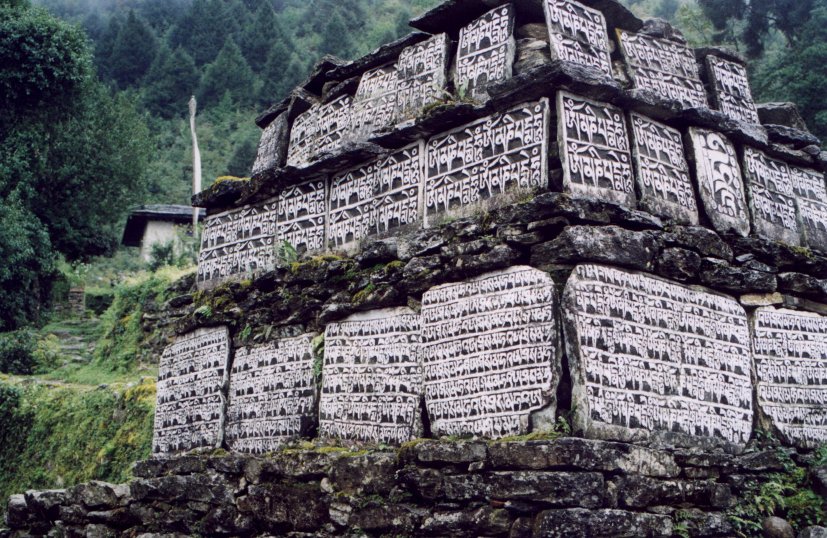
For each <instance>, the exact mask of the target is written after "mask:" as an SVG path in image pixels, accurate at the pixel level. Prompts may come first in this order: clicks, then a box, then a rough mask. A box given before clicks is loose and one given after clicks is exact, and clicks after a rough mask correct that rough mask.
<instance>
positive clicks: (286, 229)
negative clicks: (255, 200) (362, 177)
mask: <svg viewBox="0 0 827 538" xmlns="http://www.w3.org/2000/svg"><path fill="white" fill-rule="evenodd" d="M326 221H327V182H326V181H325V180H324V179H315V180H312V181H307V182H304V183H300V184H298V185H291V186H289V187H286V188H285V189H284V190H283V191H282V192H281V193H280V194H279V197H278V234H277V240H278V243H279V244H281V243H282V242H285V241H286V242H288V243H290V245H291V246H292V247H293V248H295V249H296V251H297V252H299V253H301V252H315V251H320V250H324V248H325V229H326V228H325V226H326V224H327V222H326Z"/></svg>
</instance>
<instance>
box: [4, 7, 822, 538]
mask: <svg viewBox="0 0 827 538" xmlns="http://www.w3.org/2000/svg"><path fill="white" fill-rule="evenodd" d="M535 4H536V5H535ZM539 6H540V3H533V2H525V1H515V2H514V3H513V4H510V3H504V4H503V5H501V6H495V5H493V4H492V3H490V2H476V3H475V2H469V1H463V0H449V1H448V2H446V3H445V4H444V5H442V6H439V7H437V8H435V9H434V10H433V11H432V12H429V13H428V14H425V15H424V16H422V17H420V18H418V19H415V20H414V21H412V23H411V24H412V26H414V27H415V28H417V29H419V30H423V32H417V33H413V34H411V35H410V36H408V37H406V38H403V39H401V40H400V41H398V42H394V43H391V44H387V45H385V46H383V47H381V48H379V49H377V50H376V51H374V52H373V53H371V54H370V55H368V56H366V57H364V58H361V59H358V60H356V61H354V62H350V63H342V62H339V61H336V60H334V59H330V58H326V59H324V60H323V61H322V62H320V64H319V67H318V68H317V69H316V70H315V71H314V73H313V74H312V75H311V76H310V78H309V79H308V80H307V81H306V82H305V83H304V84H303V85H302V86H301V87H299V88H297V89H296V90H295V91H294V92H293V93H291V95H290V96H288V98H287V99H285V100H284V101H283V102H281V103H279V104H277V105H274V106H273V107H272V108H271V109H270V110H268V111H267V112H265V113H264V114H262V115H261V116H260V117H259V119H258V120H257V122H258V124H259V126H260V127H262V129H263V133H262V140H261V144H260V146H259V154H258V156H257V159H256V162H255V164H254V165H253V177H252V179H251V180H250V181H248V182H235V183H232V184H230V183H228V182H222V183H220V184H216V185H215V186H213V187H212V188H211V189H209V190H208V191H206V192H204V193H201V194H200V195H196V196H195V197H194V204H195V205H199V206H203V207H207V209H208V213H209V216H208V218H207V221H206V222H205V225H204V231H203V233H202V246H201V253H200V257H199V267H198V274H197V282H196V287H197V289H198V291H195V290H191V291H192V292H191V293H187V294H184V295H182V296H180V297H176V298H174V299H173V300H172V301H171V303H173V302H175V304H176V305H177V306H176V307H175V308H171V309H170V317H171V318H174V319H171V320H167V323H168V324H171V325H172V326H174V328H175V332H176V334H177V338H176V339H175V341H174V342H173V343H172V344H171V345H170V346H169V348H168V349H167V350H166V351H165V352H164V355H163V358H162V360H161V373H160V376H159V386H158V408H157V413H156V426H155V442H154V445H153V454H154V455H155V456H156V457H157V458H159V459H158V460H152V461H150V462H147V463H146V464H144V466H143V467H140V470H139V473H148V474H144V475H143V476H142V478H141V479H140V480H138V481H137V482H135V483H133V485H132V486H131V490H130V493H129V495H128V496H127V497H124V498H125V499H128V500H125V501H118V502H119V503H121V504H117V506H116V505H112V506H109V507H108V508H106V510H110V511H112V510H114V511H119V513H121V512H124V513H127V512H128V513H132V512H133V511H143V512H146V513H149V512H151V511H153V510H155V509H156V507H157V506H159V505H160V503H166V502H171V499H170V498H169V495H172V493H171V492H172V491H173V490H176V488H177V487H178V486H174V485H172V482H175V483H176V484H178V483H179V482H180V483H181V484H184V483H186V482H187V481H188V480H193V481H199V480H201V481H203V480H206V481H207V482H209V483H206V482H205V483H204V484H200V483H199V484H195V483H193V484H192V486H193V488H195V489H194V490H193V491H200V492H202V493H203V499H201V498H200V497H199V499H195V498H193V499H189V498H188V497H186V494H181V495H183V496H180V495H179V494H177V493H176V494H174V495H179V497H176V499H177V500H176V502H182V501H184V500H187V501H192V502H193V503H196V504H198V510H195V511H194V512H187V514H186V518H185V521H186V523H182V524H181V525H180V526H179V527H176V526H175V525H174V524H172V523H170V522H165V521H164V520H163V517H162V516H161V515H158V516H157V518H156V520H153V521H154V522H153V523H151V524H146V523H140V524H139V523H137V522H136V521H138V520H140V521H142V522H145V521H146V520H145V518H143V516H141V517H137V519H135V518H133V519H129V517H132V516H129V517H127V516H124V520H123V521H124V522H123V523H118V524H117V525H113V524H112V522H107V521H101V522H98V521H97V520H95V519H94V518H92V517H91V516H90V515H89V514H91V513H92V512H94V511H95V510H97V508H98V507H97V506H96V505H90V504H82V503H81V505H79V504H78V503H77V501H76V497H77V495H81V493H82V491H81V490H78V491H77V492H74V493H66V492H64V493H61V494H59V495H58V494H55V495H56V497H55V499H58V500H57V501H55V502H53V503H52V504H50V505H49V508H43V509H42V508H41V507H40V504H38V503H41V502H44V503H45V502H47V501H45V500H43V499H45V497H43V495H40V494H38V495H40V496H37V495H35V494H34V493H31V494H27V496H26V497H24V498H20V497H18V498H15V499H13V500H12V504H11V505H10V508H9V514H10V518H11V519H14V518H18V519H15V520H14V521H16V522H19V524H18V523H14V524H12V526H13V527H14V528H20V529H23V528H29V527H27V525H29V526H31V525H32V524H33V523H32V522H33V521H35V520H36V519H37V518H36V517H35V516H33V515H32V514H34V513H35V512H37V511H38V510H40V511H41V512H42V511H43V510H45V511H46V512H48V517H49V518H51V520H50V521H52V523H50V525H57V524H56V523H54V522H55V521H58V520H60V521H63V523H62V524H64V525H68V526H70V527H71V526H75V527H77V528H80V527H79V526H82V525H98V524H100V525H102V526H107V528H110V529H111V528H117V529H125V528H130V529H135V530H137V531H140V532H161V531H162V530H164V531H166V530H169V529H173V528H174V530H175V531H176V532H182V533H195V532H208V533H209V532H211V531H209V530H207V531H204V530H203V529H216V530H215V533H216V534H227V535H234V534H240V535H251V534H256V533H258V532H259V531H260V530H261V529H265V530H266V531H267V532H271V533H286V532H303V533H307V534H311V535H324V534H329V535H336V534H337V533H341V532H343V529H345V528H348V527H351V526H358V527H360V528H361V529H363V530H368V531H369V532H373V531H371V530H370V529H373V530H374V531H375V533H377V534H382V533H391V534H392V533H401V534H403V535H409V534H418V535H441V534H457V535H463V533H464V532H466V531H465V530H463V531H458V530H457V529H465V527H463V526H466V527H467V528H468V529H474V530H473V531H467V532H471V533H472V534H475V535H477V534H484V535H511V536H530V535H535V536H556V535H561V536H577V535H583V536H591V535H617V536H639V535H652V536H660V535H663V536H667V535H671V534H672V533H673V531H674V528H673V525H674V523H675V522H674V521H673V519H672V517H671V516H672V515H673V512H670V511H669V510H671V508H670V509H663V510H660V509H658V510H654V509H653V510H649V508H651V507H652V506H653V505H654V504H655V503H656V499H657V502H658V503H661V504H663V505H664V506H670V507H673V508H674V507H675V506H689V507H691V509H692V510H698V512H699V513H700V515H699V518H700V519H698V520H697V521H698V523H697V525H698V527H697V529H695V530H696V531H697V532H695V533H693V534H692V535H697V536H718V535H720V536H725V535H729V534H731V531H732V530H731V529H730V528H729V527H728V524H727V523H726V521H725V520H724V519H723V516H722V515H721V512H722V510H724V509H725V508H726V507H727V506H729V504H730V503H731V502H732V500H731V497H732V493H733V492H732V491H730V488H731V487H732V488H735V489H737V488H736V486H735V485H736V484H739V482H738V480H739V479H738V478H735V477H733V476H730V475H743V474H745V473H746V474H749V473H751V472H760V471H763V470H771V469H772V468H773V467H772V464H768V466H767V467H766V468H764V467H762V468H751V469H750V468H746V467H744V466H745V465H747V466H748V465H749V464H748V463H746V464H745V463H743V462H744V461H752V460H750V458H751V457H761V456H754V454H755V452H754V445H755V443H756V442H757V440H756V439H757V437H756V431H759V430H764V431H768V432H771V433H772V434H774V435H777V436H778V437H779V438H780V439H781V440H782V441H783V442H784V443H786V444H788V445H792V446H795V447H796V448H797V449H798V450H801V451H803V452H804V453H806V451H808V450H812V449H814V448H816V447H817V446H819V445H821V444H822V443H825V442H827V414H825V412H824V406H825V405H824V404H825V403H827V401H825V394H827V392H825V389H824V387H825V383H827V374H825V372H827V183H825V176H824V173H825V171H827V153H823V152H821V151H820V149H819V147H818V144H819V143H820V142H819V141H818V140H817V139H815V138H814V137H813V136H812V135H810V134H809V133H807V132H805V131H802V130H801V127H802V125H800V124H797V123H795V122H794V121H791V122H789V123H790V125H786V126H779V125H775V124H767V125H762V124H760V123H759V121H760V119H761V118H770V117H773V118H779V117H780V116H781V115H779V114H778V113H777V111H776V110H768V109H767V108H765V107H763V106H762V105H756V104H755V103H754V102H753V101H752V97H751V92H750V89H749V82H748V80H747V76H746V70H745V66H744V62H743V60H742V59H740V58H739V57H738V56H737V55H736V54H734V53H731V52H728V51H724V50H719V49H698V50H692V49H691V48H690V47H688V46H687V45H686V42H685V40H684V39H683V38H682V37H681V36H680V33H679V32H678V31H677V30H675V29H672V28H670V27H668V25H666V26H664V25H662V24H649V23H644V22H643V21H640V20H638V19H637V18H635V17H634V16H633V15H632V14H631V13H629V12H628V11H627V10H625V8H623V7H622V6H621V5H620V4H619V3H616V2H613V1H608V2H607V1H603V0H599V1H598V0H584V2H583V3H579V2H575V1H573V0H544V1H543V2H542V9H539ZM771 112H772V113H771ZM773 121H779V120H777V119H773ZM203 307H207V308H203ZM564 419H565V420H567V421H569V422H571V424H572V426H573V433H574V434H575V435H577V436H580V437H585V438H587V439H574V438H572V439H564V440H561V441H560V442H559V443H555V442H542V443H538V444H531V443H522V444H521V443H502V444H500V443H494V444H486V443H484V442H472V443H459V444H456V443H445V444H442V443H435V442H432V441H428V442H425V443H424V444H423V446H424V447H427V450H426V449H424V448H423V449H422V450H421V451H420V450H419V449H418V448H415V449H413V450H412V451H411V450H409V449H406V450H403V454H406V456H405V457H403V458H402V459H401V460H400V463H399V464H398V465H399V466H401V467H396V466H395V465H397V464H396V463H394V461H395V460H394V458H393V457H391V456H389V455H387V454H385V455H383V453H381V452H380V453H379V454H378V455H377V454H371V455H370V456H369V457H368V458H369V459H370V458H377V460H376V462H374V461H373V460H371V462H373V463H374V464H375V465H376V467H377V469H385V470H387V469H393V472H394V473H396V474H395V475H394V477H395V478H387V477H385V478H383V479H380V480H379V482H382V483H383V484H384V485H383V486H382V487H387V488H388V489H387V490H385V489H380V490H376V491H373V490H370V491H369V492H368V490H366V489H359V490H358V493H353V495H356V496H358V495H362V494H365V495H372V494H378V495H386V494H388V493H389V492H391V491H395V492H396V493H398V494H399V495H401V496H402V497H400V499H401V498H404V497H405V495H413V498H414V499H415V501H412V502H403V501H400V503H395V502H394V503H390V504H389V505H387V506H373V505H372V504H371V503H370V502H368V503H367V504H365V503H363V500H360V501H359V502H349V501H347V502H345V501H341V499H340V497H338V496H337V495H336V492H337V491H342V490H341V488H342V487H351V486H341V484H342V482H341V481H342V480H347V479H346V478H344V477H343V476H344V475H341V474H337V473H338V472H339V471H337V469H338V468H339V467H338V466H340V465H343V466H347V465H349V463H348V462H351V461H352V460H349V459H347V458H346V456H345V455H342V457H341V458H339V457H333V456H325V457H324V458H322V457H321V456H318V455H313V454H310V453H308V454H304V455H302V456H297V459H296V460H295V461H291V462H290V463H289V464H288V463H285V462H284V461H283V460H281V459H278V458H277V459H276V460H272V459H264V460H261V459H257V458H256V457H253V456H252V455H261V454H266V453H269V452H271V451H273V450H276V449H278V448H280V447H284V446H286V445H287V444H289V443H293V442H296V441H297V440H299V439H321V440H324V442H329V443H334V444H342V445H346V446H351V445H358V446H371V445H404V444H405V443H406V442H409V441H413V440H416V439H418V438H421V437H446V436H459V437H475V438H484V439H501V438H505V437H509V436H514V435H523V434H529V433H540V434H542V433H548V432H551V431H553V430H554V429H555V428H556V427H559V425H560V422H561V420H564ZM625 443H634V444H625ZM417 446H419V445H417ZM209 447H223V448H225V449H228V450H230V451H232V452H234V453H236V454H234V455H231V456H227V457H226V458H223V459H222V458H218V459H209V458H206V459H205V458H195V459H193V460H188V459H187V457H186V456H181V454H182V453H186V452H188V451H191V450H193V449H203V448H209ZM665 447H668V448H665ZM713 448H714V449H715V450H714V452H712V451H713ZM658 451H660V452H658ZM581 452H582V454H581ZM655 452H657V455H655ZM411 454H414V456H411ZM607 454H609V455H607ZM690 454H692V455H690ZM741 454H743V455H741ZM171 456H178V457H171ZM575 456H583V458H585V459H576V461H577V463H572V461H573V460H569V459H567V458H571V457H575ZM280 457H281V456H279V458H280ZM285 457H287V455H285ZM290 457H292V456H290ZM385 457H387V461H385V460H383V459H382V458H385ZM411 457H412V458H413V459H405V458H411ZM314 458H320V459H323V460H324V463H319V462H316V461H315V459H314ZM652 458H654V459H652ZM704 458H708V460H709V461H715V462H717V463H709V464H703V465H701V464H697V465H696V463H692V462H697V461H701V460H704ZM716 458H717V459H716ZM186 461H192V462H193V463H192V464H193V465H194V468H193V470H191V471H186V472H185V471H183V470H182V468H179V467H176V466H177V465H185V464H184V463H178V462H186ZM704 461H707V460H704ZM377 462H378V463H377ZM656 463H657V464H656ZM209 465H213V466H215V467H213V468H210V469H208V468H207V467H205V466H209ZM222 466H223V467H222ZM296 466H297V467H296ZM167 467H168V468H167ZM149 469H158V471H157V474H153V473H156V471H150V470H149ZM160 469H166V470H165V471H160ZM251 469H252V470H251ZM308 469H310V470H308ZM359 469H360V471H361V472H365V468H363V467H359ZM647 469H648V470H647ZM745 469H746V470H745ZM377 472H378V471H377ZM382 472H384V471H382ZM389 472H390V471H389ZM166 474H168V475H169V476H167V477H163V476H162V475H166ZM241 476H243V477H244V478H243V479H242V478H240V477H241ZM263 476H267V477H269V478H268V480H264V479H262V477H263ZM389 476H390V475H389ZM311 478H312V479H311ZM270 479H272V480H270ZM705 479H709V480H705ZM164 480H168V481H170V483H169V484H167V482H163V481H164ZM239 480H243V483H242V482H239ZM306 480H310V482H309V483H310V486H308V488H307V495H308V496H309V497H307V499H304V498H303V497H304V494H299V493H297V492H296V490H295V488H299V486H300V485H301V486H302V487H304V485H305V484H304V482H303V481H306ZM366 480H368V481H369V480H370V479H369V478H366ZM176 481H177V482H176ZM214 481H217V482H214ZM162 482H163V483H162ZM136 484H137V485H136ZM227 484H229V485H227ZM331 484H332V485H331ZM574 484H577V487H575V486H574ZM173 486H174V487H173ZM94 487H98V486H94ZM101 487H103V486H101ZM106 487H109V486H106ZM353 487H355V486H353ZM365 487H367V486H365ZM136 488H137V489H136ZM199 488H200V489H199ZM216 488H217V489H216ZM227 488H229V489H227ZM184 489H186V486H185V487H184ZM357 489H358V488H357ZM136 491H137V493H136ZM176 491H177V490H176ZM302 491H305V490H302ZM348 491H349V490H348ZM228 492H229V493H228ZM500 492H502V493H500ZM652 492H657V493H652ZM75 493H76V494H77V495H75ZM350 494H351V493H348V495H350ZM119 495H120V494H119ZM193 495H194V494H193ZM653 496H654V497H653ZM294 497H302V502H305V501H306V502H307V503H309V504H308V505H307V507H305V508H304V509H302V510H300V511H299V512H301V513H306V514H307V516H306V517H307V519H303V518H304V517H305V516H301V517H300V516H297V515H296V512H295V510H294V509H293V508H292V505H291V504H290V503H291V502H294V501H293V500H291V499H292V498H294ZM119 498H120V497H119ZM274 499H278V500H274ZM337 499H339V500H337ZM351 500H352V499H351ZM49 502H51V501H49ZM83 502H85V501H83ZM296 502H299V501H296ZM360 503H361V504H360ZM12 505H13V506H12ZM437 506H440V507H442V508H436V507H437ZM446 506H455V507H457V506H464V507H467V508H468V509H467V510H461V509H459V508H456V509H450V508H446ZM471 507H472V508H471ZM202 508H203V510H201V509H202ZM188 510H194V509H191V508H188ZM199 510H201V511H200V512H199ZM371 510H372V511H371ZM452 510H453V511H452ZM64 512H65V513H64ZM368 512H369V513H370V514H372V515H371V516H368V515H366V514H367V513H368ZM37 513H39V512H37ZM44 513H45V512H44ZM12 514H17V515H14V516H12ZM55 514H57V515H55ZM69 514H81V515H78V516H77V518H76V520H75V521H74V522H73V521H69ZM95 517H97V516H95ZM101 517H103V516H101ZM32 518H34V519H32ZM371 518H374V519H371ZM377 520H378V521H380V522H377ZM15 525H17V526H15ZM211 525H214V527H211ZM370 525H376V526H375V527H370ZM195 529H202V530H201V531H199V530H195ZM509 533H510V534H509Z"/></svg>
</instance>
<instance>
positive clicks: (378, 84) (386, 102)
mask: <svg viewBox="0 0 827 538" xmlns="http://www.w3.org/2000/svg"><path fill="white" fill-rule="evenodd" d="M397 81H398V76H397V72H396V66H393V65H388V66H385V67H377V68H376V69H371V70H370V71H367V72H366V73H365V74H363V75H362V78H361V79H360V80H359V88H358V89H357V90H356V96H355V97H354V98H353V109H352V114H351V123H350V128H351V133H352V134H353V135H354V136H355V137H356V138H367V137H369V136H370V135H372V134H374V133H376V132H378V131H380V130H382V129H384V128H386V127H388V126H390V125H393V122H394V120H395V118H396V90H397Z"/></svg>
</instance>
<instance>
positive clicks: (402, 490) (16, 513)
mask: <svg viewBox="0 0 827 538" xmlns="http://www.w3.org/2000/svg"><path fill="white" fill-rule="evenodd" d="M804 460H806V458H803V457H802V456H799V455H798V454H797V453H795V452H791V453H787V452H783V451H781V450H780V449H770V450H753V451H750V452H747V453H745V454H743V455H741V456H730V455H727V454H724V453H722V452H704V451H701V450H699V449H695V450H667V449H654V448H645V447H641V446H635V445H630V444H625V443H613V442H605V441H595V440H586V439H579V438H573V437H567V438H560V439H556V440H534V441H511V442H488V443H486V442H479V441H459V442H447V441H445V442H440V441H422V442H418V443H417V442H415V443H411V444H409V445H406V446H405V447H402V449H400V450H398V451H387V450H374V451H358V452H357V451H350V450H347V449H341V448H315V449H288V450H284V451H281V452H277V453H274V454H273V455H271V456H268V457H262V458H258V457H252V456H243V455H235V454H233V455H208V454H203V455H200V456H184V457H178V458H174V459H168V460H149V461H145V462H141V463H139V464H138V465H137V466H136V468H135V475H136V476H137V477H138V478H136V479H134V480H133V481H131V482H130V483H129V484H125V485H112V484H105V483H102V482H92V483H89V484H83V485H80V486H77V487H74V488H72V489H69V490H57V491H45V492H27V493H26V494H25V495H15V496H13V497H12V498H11V500H10V502H9V505H8V524H9V526H10V527H11V530H9V531H5V532H0V536H3V537H4V538H6V537H22V536H30V535H34V536H43V535H47V534H48V535H49V536H66V537H75V536H78V537H80V536H94V537H109V536H112V537H114V536H144V537H145V538H149V537H150V536H160V535H164V536H296V537H298V536H344V535H348V536H509V537H514V538H516V537H523V536H526V537H528V536H566V537H571V536H583V537H585V536H590V537H593V536H627V537H638V536H653V537H654V536H680V535H683V536H733V535H734V533H735V530H734V529H733V527H732V526H731V524H730V521H729V519H728V518H727V515H726V512H727V510H728V509H731V508H732V507H734V506H735V505H736V504H738V503H742V502H753V499H751V498H747V499H743V498H741V496H742V495H743V494H744V492H745V491H746V488H747V487H748V486H749V484H750V483H752V482H760V481H765V480H768V479H770V477H771V476H772V473H781V472H785V471H786V470H788V468H789V466H791V465H793V462H794V461H798V462H804Z"/></svg>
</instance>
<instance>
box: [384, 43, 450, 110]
mask: <svg viewBox="0 0 827 538" xmlns="http://www.w3.org/2000/svg"><path fill="white" fill-rule="evenodd" d="M448 51H449V40H448V35H447V34H438V35H435V36H433V37H432V38H430V39H428V40H427V41H424V42H422V43H418V44H416V45H413V46H410V47H407V48H406V49H403V50H402V52H401V53H400V54H399V59H398V60H397V62H396V70H397V74H398V76H399V81H398V84H397V94H396V108H397V116H396V119H397V121H404V120H408V119H411V118H415V117H416V116H418V115H419V114H420V113H421V112H422V110H423V109H424V108H425V107H427V106H428V105H431V104H433V103H435V102H437V101H439V100H440V99H441V98H443V97H444V92H445V89H446V87H447V85H448V67H449V52H448Z"/></svg>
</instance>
